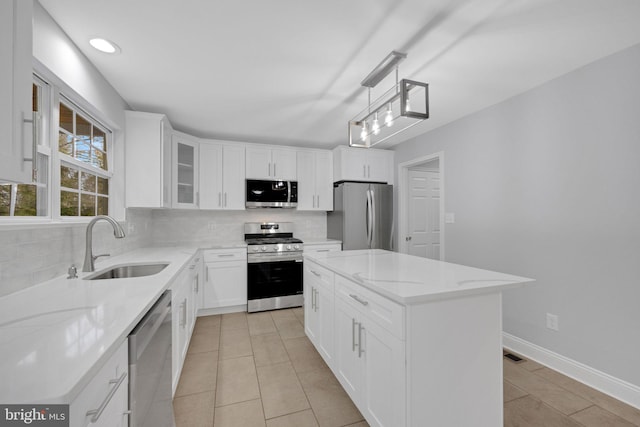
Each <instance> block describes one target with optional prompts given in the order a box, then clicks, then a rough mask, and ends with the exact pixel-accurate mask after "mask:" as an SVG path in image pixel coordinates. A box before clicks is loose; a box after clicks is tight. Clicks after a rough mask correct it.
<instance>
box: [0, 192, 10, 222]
mask: <svg viewBox="0 0 640 427" xmlns="http://www.w3.org/2000/svg"><path fill="white" fill-rule="evenodd" d="M10 214H11V184H4V185H0V216H9V215H10Z"/></svg>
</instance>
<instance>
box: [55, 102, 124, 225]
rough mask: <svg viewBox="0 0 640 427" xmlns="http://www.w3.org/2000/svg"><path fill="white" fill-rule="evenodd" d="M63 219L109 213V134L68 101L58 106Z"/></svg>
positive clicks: (61, 210) (61, 213) (61, 209)
mask: <svg viewBox="0 0 640 427" xmlns="http://www.w3.org/2000/svg"><path fill="white" fill-rule="evenodd" d="M59 111H60V119H59V126H58V152H59V153H58V155H59V157H60V216H63V217H74V216H95V215H108V214H109V179H110V178H111V174H110V173H109V162H108V155H107V154H108V147H109V140H108V139H109V137H110V135H111V132H109V131H108V130H107V129H106V128H105V127H104V126H102V125H101V124H100V123H99V122H98V121H96V120H94V119H93V118H91V117H90V116H89V115H88V114H86V113H85V112H83V111H82V110H80V109H79V108H78V107H76V106H75V105H74V104H73V103H71V102H70V101H68V100H67V99H63V100H62V101H61V102H60V104H59Z"/></svg>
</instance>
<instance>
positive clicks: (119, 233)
mask: <svg viewBox="0 0 640 427" xmlns="http://www.w3.org/2000/svg"><path fill="white" fill-rule="evenodd" d="M101 219H103V220H105V221H107V222H108V223H109V224H111V226H112V227H113V235H114V236H115V237H116V239H122V238H123V237H124V230H123V229H122V227H121V226H120V224H118V222H117V221H116V220H115V219H113V218H111V217H110V216H107V215H98V216H96V217H95V218H93V219H92V220H91V222H90V223H89V225H87V237H86V247H85V253H84V264H83V265H82V271H85V272H86V271H94V270H95V264H94V262H95V260H96V259H97V258H98V257H101V256H109V255H110V254H101V255H95V256H94V255H93V249H92V239H93V237H92V236H93V226H94V224H95V223H96V222H98V221H100V220H101Z"/></svg>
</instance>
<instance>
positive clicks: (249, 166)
mask: <svg viewBox="0 0 640 427" xmlns="http://www.w3.org/2000/svg"><path fill="white" fill-rule="evenodd" d="M296 172H297V170H296V150H294V149H288V148H277V147H273V146H265V147H256V146H247V151H246V177H247V179H266V180H285V181H295V180H296Z"/></svg>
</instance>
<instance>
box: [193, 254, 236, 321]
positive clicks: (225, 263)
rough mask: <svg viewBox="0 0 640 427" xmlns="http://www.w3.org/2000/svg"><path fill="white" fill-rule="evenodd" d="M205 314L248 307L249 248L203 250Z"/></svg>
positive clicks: (203, 306) (203, 305)
mask: <svg viewBox="0 0 640 427" xmlns="http://www.w3.org/2000/svg"><path fill="white" fill-rule="evenodd" d="M203 253H204V262H205V282H204V295H203V304H202V308H203V312H204V313H205V314H214V313H222V312H225V311H240V310H242V309H243V310H246V308H247V250H246V248H230V249H208V250H205V251H203Z"/></svg>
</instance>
